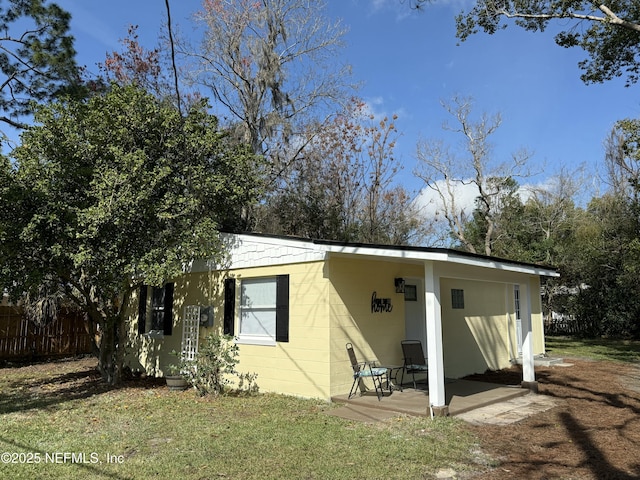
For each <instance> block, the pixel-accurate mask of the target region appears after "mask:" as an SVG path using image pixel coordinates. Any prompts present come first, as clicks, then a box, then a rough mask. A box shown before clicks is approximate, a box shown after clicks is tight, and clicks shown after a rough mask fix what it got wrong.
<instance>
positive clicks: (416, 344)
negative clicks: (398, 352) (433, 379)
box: [400, 340, 429, 388]
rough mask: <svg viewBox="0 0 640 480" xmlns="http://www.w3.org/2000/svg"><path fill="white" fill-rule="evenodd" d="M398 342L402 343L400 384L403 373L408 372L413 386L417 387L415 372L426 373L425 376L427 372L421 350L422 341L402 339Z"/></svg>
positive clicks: (402, 379)
mask: <svg viewBox="0 0 640 480" xmlns="http://www.w3.org/2000/svg"><path fill="white" fill-rule="evenodd" d="M400 344H401V345H402V356H403V357H404V368H403V370H402V377H401V378H400V385H402V384H403V382H404V374H405V373H410V374H411V377H412V379H413V388H417V386H416V373H426V374H427V378H428V374H429V367H428V365H427V359H426V358H425V356H424V352H423V350H422V342H421V341H420V340H402V341H401V342H400Z"/></svg>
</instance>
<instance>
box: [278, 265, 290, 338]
mask: <svg viewBox="0 0 640 480" xmlns="http://www.w3.org/2000/svg"><path fill="white" fill-rule="evenodd" d="M288 341H289V275H278V276H277V277H276V342H288Z"/></svg>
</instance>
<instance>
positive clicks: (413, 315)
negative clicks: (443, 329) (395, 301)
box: [404, 279, 427, 356]
mask: <svg viewBox="0 0 640 480" xmlns="http://www.w3.org/2000/svg"><path fill="white" fill-rule="evenodd" d="M404 325H405V328H404V329H405V339H406V340H420V341H421V342H422V350H423V351H424V354H425V356H426V355H427V324H426V319H425V312H424V286H423V282H422V280H421V279H406V281H405V286H404Z"/></svg>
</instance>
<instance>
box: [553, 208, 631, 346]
mask: <svg viewBox="0 0 640 480" xmlns="http://www.w3.org/2000/svg"><path fill="white" fill-rule="evenodd" d="M639 226H640V225H639V222H638V209H637V206H636V207H634V206H633V205H632V204H631V203H629V202H628V201H627V200H626V199H624V198H623V197H620V196H614V195H604V196H602V197H600V198H595V199H593V200H592V201H591V203H590V204H589V206H588V208H587V210H586V212H585V213H584V215H583V216H582V217H581V218H580V219H579V223H577V225H576V229H575V233H574V235H573V238H572V242H571V243H570V244H569V245H568V249H569V255H570V256H571V258H572V262H571V263H567V264H566V266H565V269H564V271H563V272H562V273H563V274H564V275H563V276H564V277H565V279H566V280H567V281H570V282H571V281H572V283H573V284H574V285H576V286H577V287H578V291H577V294H576V295H573V296H572V299H571V304H570V309H571V312H572V313H574V314H575V316H576V318H577V319H578V321H579V322H581V324H582V331H583V332H584V333H585V334H587V335H615V336H634V337H636V338H637V337H639V336H640V321H639V320H638V319H640V300H639V299H640V296H639V294H640V288H639V286H638V281H637V274H638V265H639V261H640V255H639V253H640V250H639V249H638V245H639V244H638V231H639Z"/></svg>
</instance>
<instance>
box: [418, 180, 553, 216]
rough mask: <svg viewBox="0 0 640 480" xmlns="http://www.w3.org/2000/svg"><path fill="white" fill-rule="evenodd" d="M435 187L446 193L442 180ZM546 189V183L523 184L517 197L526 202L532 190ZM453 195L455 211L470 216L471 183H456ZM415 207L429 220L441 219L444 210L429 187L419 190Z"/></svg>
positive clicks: (474, 195) (473, 196)
mask: <svg viewBox="0 0 640 480" xmlns="http://www.w3.org/2000/svg"><path fill="white" fill-rule="evenodd" d="M436 185H437V187H439V188H441V189H442V191H446V185H445V183H444V180H438V181H437V182H436ZM547 187H551V184H550V182H548V181H547V182H544V183H541V184H537V185H528V184H525V185H522V186H521V187H520V188H518V195H519V196H520V199H521V200H522V202H526V201H527V200H528V199H529V198H531V196H532V195H533V194H532V191H533V190H534V189H541V188H547ZM453 194H454V199H455V202H456V210H458V211H459V210H462V211H463V212H464V213H465V214H466V215H471V213H472V212H473V210H474V209H475V207H476V198H477V197H478V189H477V187H476V186H475V185H474V184H472V183H458V184H455V185H453ZM416 206H417V207H418V208H419V209H420V211H421V212H422V214H423V215H424V216H425V217H426V218H427V219H429V220H432V219H435V218H437V217H439V216H440V217H441V216H442V213H443V210H444V205H443V203H442V200H441V198H440V196H439V195H438V192H436V191H435V190H433V189H432V188H429V187H424V188H423V189H422V190H420V193H419V194H418V196H417V198H416Z"/></svg>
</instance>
